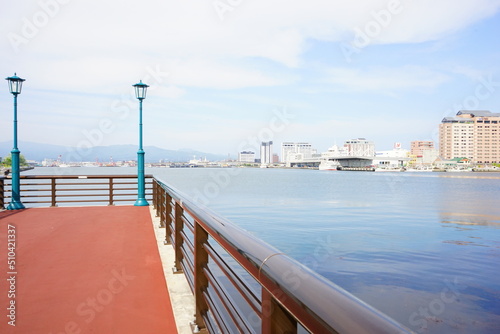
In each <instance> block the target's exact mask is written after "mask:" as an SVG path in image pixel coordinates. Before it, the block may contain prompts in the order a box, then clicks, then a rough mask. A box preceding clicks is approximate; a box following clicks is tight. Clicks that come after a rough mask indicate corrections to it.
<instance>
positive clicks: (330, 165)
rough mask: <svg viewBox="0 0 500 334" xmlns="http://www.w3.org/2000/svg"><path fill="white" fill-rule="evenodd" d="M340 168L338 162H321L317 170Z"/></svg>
mask: <svg viewBox="0 0 500 334" xmlns="http://www.w3.org/2000/svg"><path fill="white" fill-rule="evenodd" d="M338 167H340V163H339V161H338V160H321V162H320V164H319V167H318V169H319V170H337V169H338Z"/></svg>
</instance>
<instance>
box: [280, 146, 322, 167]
mask: <svg viewBox="0 0 500 334" xmlns="http://www.w3.org/2000/svg"><path fill="white" fill-rule="evenodd" d="M316 153H317V151H316V150H315V149H313V148H312V145H311V144H310V143H292V142H283V143H281V161H282V162H289V161H290V160H291V159H294V157H297V154H299V155H300V156H301V158H302V159H310V158H312V156H313V155H314V154H316Z"/></svg>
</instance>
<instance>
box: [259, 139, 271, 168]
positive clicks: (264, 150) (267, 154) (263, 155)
mask: <svg viewBox="0 0 500 334" xmlns="http://www.w3.org/2000/svg"><path fill="white" fill-rule="evenodd" d="M260 163H261V164H262V165H266V166H268V165H271V164H272V163H273V142H272V141H268V142H262V143H261V145H260Z"/></svg>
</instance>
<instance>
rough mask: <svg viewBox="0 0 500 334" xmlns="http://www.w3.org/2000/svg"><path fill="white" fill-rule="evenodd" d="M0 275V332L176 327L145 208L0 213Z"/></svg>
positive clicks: (150, 330) (138, 330) (153, 330)
mask: <svg viewBox="0 0 500 334" xmlns="http://www.w3.org/2000/svg"><path fill="white" fill-rule="evenodd" d="M13 261H14V262H13ZM0 278H1V279H0V333H30V334H31V333H44V334H51V333H52V334H56V333H57V334H60V333H65V334H78V333H82V334H83V333H106V334H107V333H121V334H126V333H169V334H170V333H177V330H176V325H175V320H174V316H173V312H172V306H171V304H170V297H169V294H168V290H167V285H166V281H165V277H164V275H163V269H162V264H161V259H160V255H159V253H158V248H157V243H156V239H155V235H154V230H153V225H152V221H151V216H150V211H149V207H135V206H107V207H64V208H36V209H25V210H19V211H3V212H0ZM12 305H14V307H13V306H12ZM14 324H15V326H13V325H14Z"/></svg>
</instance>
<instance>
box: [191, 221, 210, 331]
mask: <svg viewBox="0 0 500 334" xmlns="http://www.w3.org/2000/svg"><path fill="white" fill-rule="evenodd" d="M207 242H208V233H207V231H205V230H204V229H203V228H202V227H201V225H200V224H198V222H197V221H196V220H195V224H194V298H195V305H196V313H195V322H194V325H195V326H196V327H197V328H196V330H197V332H198V333H206V332H207V330H206V326H205V321H204V320H203V316H205V315H206V314H207V312H208V305H207V302H206V301H205V298H204V296H203V294H204V293H205V291H207V288H208V279H207V277H206V276H205V273H204V272H203V271H204V269H205V268H207V266H208V253H207V251H206V250H205V244H206V243H207Z"/></svg>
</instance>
